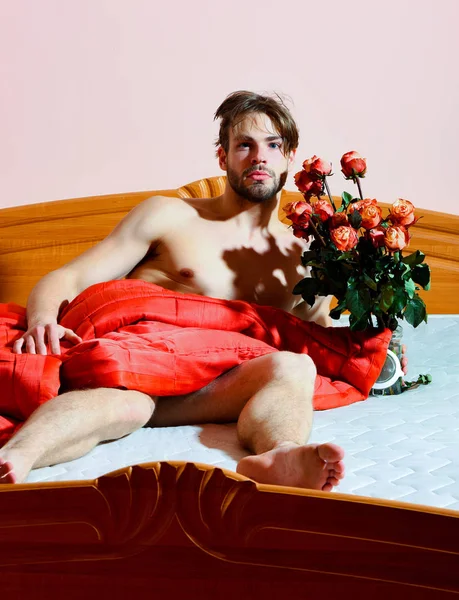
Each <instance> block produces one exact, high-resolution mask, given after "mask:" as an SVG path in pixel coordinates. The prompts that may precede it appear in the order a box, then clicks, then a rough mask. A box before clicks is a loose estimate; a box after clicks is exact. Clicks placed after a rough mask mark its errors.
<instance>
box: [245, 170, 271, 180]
mask: <svg viewBox="0 0 459 600" xmlns="http://www.w3.org/2000/svg"><path fill="white" fill-rule="evenodd" d="M247 177H248V178H249V179H254V180H255V181H263V179H270V178H271V175H270V174H269V173H267V172H266V171H252V172H251V173H250V174H249V175H247Z"/></svg>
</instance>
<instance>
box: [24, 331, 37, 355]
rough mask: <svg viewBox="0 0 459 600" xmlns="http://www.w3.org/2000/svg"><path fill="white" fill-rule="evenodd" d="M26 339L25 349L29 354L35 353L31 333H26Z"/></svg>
mask: <svg viewBox="0 0 459 600" xmlns="http://www.w3.org/2000/svg"><path fill="white" fill-rule="evenodd" d="M25 341H26V350H27V352H28V353H29V354H36V351H35V340H34V339H33V337H32V336H31V335H28V336H27V337H26V338H25Z"/></svg>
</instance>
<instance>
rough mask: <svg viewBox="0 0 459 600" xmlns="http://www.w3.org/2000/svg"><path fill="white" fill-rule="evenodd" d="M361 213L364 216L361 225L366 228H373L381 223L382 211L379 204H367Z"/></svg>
mask: <svg viewBox="0 0 459 600" xmlns="http://www.w3.org/2000/svg"><path fill="white" fill-rule="evenodd" d="M360 215H361V217H362V222H361V223H360V226H361V227H363V228H364V229H372V228H373V227H376V226H377V225H379V224H380V223H381V219H382V211H381V209H380V208H379V206H375V205H374V204H370V205H369V206H365V207H364V208H363V209H362V211H361V212H360Z"/></svg>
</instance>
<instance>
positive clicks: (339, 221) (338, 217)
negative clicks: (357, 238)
mask: <svg viewBox="0 0 459 600" xmlns="http://www.w3.org/2000/svg"><path fill="white" fill-rule="evenodd" d="M329 225H330V229H335V228H336V227H340V225H349V219H348V218H347V214H346V213H344V212H336V213H335V214H334V215H333V217H332V218H331V221H330V223H329Z"/></svg>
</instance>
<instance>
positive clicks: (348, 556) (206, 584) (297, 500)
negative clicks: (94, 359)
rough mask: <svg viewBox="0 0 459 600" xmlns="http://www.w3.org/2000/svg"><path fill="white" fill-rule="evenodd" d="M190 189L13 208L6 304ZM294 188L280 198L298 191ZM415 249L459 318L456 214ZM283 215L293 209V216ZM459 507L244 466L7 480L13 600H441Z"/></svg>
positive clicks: (446, 592) (426, 216)
mask: <svg viewBox="0 0 459 600" xmlns="http://www.w3.org/2000/svg"><path fill="white" fill-rule="evenodd" d="M224 184H225V178H224V177H214V178H211V179H204V180H201V181H198V182H195V183H192V184H190V185H187V186H184V187H182V188H179V189H178V190H166V191H164V190H161V191H155V192H153V191H148V192H137V193H132V194H117V195H110V196H100V197H93V198H82V199H74V200H64V201H58V202H49V203H43V204H33V205H28V206H22V207H15V208H8V209H3V210H0V302H17V303H19V304H25V302H26V299H27V295H28V293H29V292H30V290H31V288H32V286H33V285H34V284H35V283H36V282H37V281H38V280H39V279H40V277H42V276H43V275H45V274H46V273H47V272H49V271H51V270H53V269H56V268H58V267H59V266H61V265H63V264H64V263H66V262H68V261H69V260H70V259H72V258H73V257H75V256H76V255H78V254H80V253H81V252H83V251H84V250H86V249H87V248H89V247H90V246H92V245H93V244H95V243H96V242H98V241H99V240H101V239H102V238H103V237H105V236H106V235H107V234H108V233H109V232H110V231H111V230H112V229H113V227H114V226H115V225H116V223H117V222H118V221H119V220H120V219H121V218H122V217H123V216H124V215H125V214H126V213H127V212H128V211H129V210H130V209H131V208H132V207H133V206H134V205H135V204H137V203H139V202H141V201H142V200H144V199H145V198H147V197H149V196H151V195H154V194H162V195H166V196H179V197H206V196H216V195H218V194H220V193H222V191H223V188H224ZM299 198H300V195H299V194H298V192H283V196H282V205H283V204H285V203H286V202H289V201H291V200H294V199H299ZM416 212H417V214H418V215H422V216H423V219H421V220H420V221H419V223H418V224H417V225H416V227H415V229H413V234H414V236H413V242H412V248H413V249H416V248H419V249H422V250H423V251H424V252H425V253H426V254H427V262H428V263H429V264H430V266H431V269H432V290H431V291H429V292H428V293H427V294H424V298H425V301H426V303H427V307H428V311H429V313H431V314H433V313H450V314H451V313H456V314H457V313H459V216H454V215H447V214H443V213H438V212H433V211H427V210H417V211H416ZM282 216H283V215H282V213H280V217H281V218H282ZM458 540H459V512H456V511H450V510H439V509H434V508H430V507H423V506H418V505H410V504H406V503H402V502H392V501H384V500H379V499H370V498H362V497H357V496H351V495H345V494H338V493H330V494H329V493H324V492H316V491H309V490H300V489H297V488H285V487H278V486H269V485H258V484H255V483H253V482H252V481H250V480H247V479H245V478H243V477H241V476H239V475H237V474H236V473H233V472H229V471H224V470H221V469H218V468H214V467H210V466H206V465H202V464H196V463H185V462H161V463H158V462H155V463H149V464H145V465H140V466H134V467H132V468H126V469H122V470H120V471H117V472H115V473H111V474H109V475H106V476H104V477H100V478H99V479H97V480H94V481H83V482H72V481H70V482H59V483H42V484H24V485H7V486H0V575H1V580H0V585H1V591H2V593H3V595H4V597H5V599H12V598H21V599H22V598H34V599H35V598H54V597H56V598H61V597H62V598H64V597H65V598H66V600H67V599H68V598H74V597H75V598H77V597H78V598H80V597H82V596H84V595H86V596H87V597H89V598H93V597H96V595H99V594H100V595H107V596H111V597H112V598H113V597H114V598H118V597H125V596H126V595H127V594H130V595H132V597H135V595H136V594H138V595H139V596H140V597H144V596H145V595H146V593H148V594H149V596H150V595H151V597H158V598H162V597H168V598H178V597H186V598H234V597H239V598H252V597H258V596H261V595H263V596H264V597H268V598H279V597H281V596H286V597H288V598H312V597H313V594H314V595H315V594H317V596H319V595H320V596H321V597H322V598H331V597H332V594H333V596H335V595H337V596H339V597H340V598H364V597H365V598H366V597H367V595H368V594H371V596H372V598H388V597H391V598H401V597H413V598H435V599H437V598H438V599H442V598H446V597H453V596H454V597H457V594H459V542H458Z"/></svg>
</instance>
